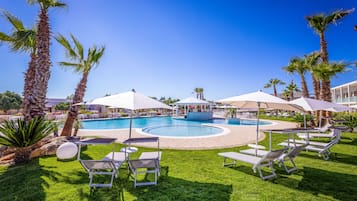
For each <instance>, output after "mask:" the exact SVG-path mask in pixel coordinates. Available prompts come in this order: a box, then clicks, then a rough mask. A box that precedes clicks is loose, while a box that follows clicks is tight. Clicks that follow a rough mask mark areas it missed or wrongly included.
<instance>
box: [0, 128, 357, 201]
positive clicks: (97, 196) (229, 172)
mask: <svg viewBox="0 0 357 201" xmlns="http://www.w3.org/2000/svg"><path fill="white" fill-rule="evenodd" d="M285 137H286V136H284V135H279V134H273V140H274V143H273V144H278V142H281V141H283V140H284V138H285ZM268 143H269V142H268V138H266V139H265V140H264V141H263V142H261V144H262V145H265V146H268ZM117 146H118V147H119V146H121V145H117ZM244 148H246V147H237V148H230V149H217V150H206V151H182V150H163V158H162V163H161V165H162V170H161V177H160V179H159V184H158V185H157V186H148V187H138V188H134V187H133V180H132V179H131V178H130V177H129V176H128V174H127V169H126V168H125V167H124V166H123V167H122V168H121V169H120V174H119V175H120V176H119V178H118V179H116V180H115V184H114V186H113V188H111V189H110V188H102V189H90V188H89V186H88V181H89V179H88V174H87V173H86V172H85V171H84V169H83V168H82V167H81V165H80V164H79V162H78V161H67V162H62V161H57V159H56V157H43V158H39V159H35V160H32V161H31V162H30V163H29V164H26V165H20V166H15V167H0V200H11V201H13V200H26V201H28V200H36V201H37V200H204V201H205V200H218V201H225V200H284V201H285V200H304V201H305V200H314V201H315V200H357V134H353V133H343V136H342V140H341V142H340V143H339V144H338V145H336V146H335V147H333V149H332V151H333V152H334V154H333V155H332V156H331V159H330V160H329V161H324V160H322V159H321V158H319V157H318V156H317V154H316V153H313V152H303V153H301V155H299V156H298V157H297V158H296V163H297V165H298V167H299V171H298V172H295V173H293V174H291V175H288V174H286V173H285V172H284V170H283V168H279V167H277V166H276V167H275V168H276V169H277V173H278V174H279V177H278V178H276V179H273V180H269V181H262V180H261V179H260V177H259V176H258V175H257V174H254V173H253V171H252V169H251V167H252V166H251V165H249V164H246V163H240V162H238V163H237V166H236V167H231V168H230V167H225V168H223V167H222V163H223V158H221V157H219V156H218V155H217V153H219V152H224V151H239V150H240V149H244ZM275 148H277V147H275ZM111 149H112V147H111V146H99V145H97V146H88V147H87V148H86V149H84V150H83V151H82V158H87V159H89V158H93V159H100V158H101V157H103V156H105V155H106V154H107V153H108V152H110V151H111ZM145 150H149V149H144V148H141V149H140V151H145Z"/></svg>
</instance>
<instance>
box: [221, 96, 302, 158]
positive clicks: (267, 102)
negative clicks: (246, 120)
mask: <svg viewBox="0 0 357 201" xmlns="http://www.w3.org/2000/svg"><path fill="white" fill-rule="evenodd" d="M216 102H219V103H225V104H230V105H234V106H236V107H238V108H256V109H258V114H257V138H256V146H258V138H259V110H260V109H262V108H263V109H268V108H269V109H281V110H290V111H302V110H303V109H302V108H301V107H300V106H297V105H295V104H292V103H289V102H288V101H286V100H283V99H281V98H278V97H276V96H272V95H270V94H267V93H264V92H261V91H258V92H254V93H248V94H243V95H240V96H234V97H230V98H225V99H221V100H217V101H216ZM256 153H257V150H256Z"/></svg>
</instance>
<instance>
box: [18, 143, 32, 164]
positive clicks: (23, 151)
mask: <svg viewBox="0 0 357 201" xmlns="http://www.w3.org/2000/svg"><path fill="white" fill-rule="evenodd" d="M30 155H31V148H29V147H18V148H16V151H15V158H14V162H15V164H20V163H25V162H28V161H29V160H30Z"/></svg>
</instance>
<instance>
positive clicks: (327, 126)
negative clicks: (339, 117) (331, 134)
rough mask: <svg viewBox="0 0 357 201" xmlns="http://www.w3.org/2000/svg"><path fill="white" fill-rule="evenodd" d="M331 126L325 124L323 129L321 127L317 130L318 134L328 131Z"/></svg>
mask: <svg viewBox="0 0 357 201" xmlns="http://www.w3.org/2000/svg"><path fill="white" fill-rule="evenodd" d="M330 126H331V124H330V123H327V124H325V125H324V126H323V127H321V128H320V129H319V131H320V132H323V133H324V132H326V131H327V130H328V128H329V127H330Z"/></svg>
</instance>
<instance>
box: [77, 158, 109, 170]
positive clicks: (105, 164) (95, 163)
mask: <svg viewBox="0 0 357 201" xmlns="http://www.w3.org/2000/svg"><path fill="white" fill-rule="evenodd" d="M79 162H80V163H81V164H82V166H83V167H84V168H85V169H86V170H87V171H90V170H98V169H101V170H103V169H115V165H114V163H113V162H112V161H101V160H80V161H79Z"/></svg>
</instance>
